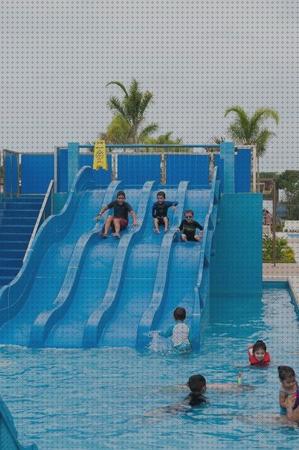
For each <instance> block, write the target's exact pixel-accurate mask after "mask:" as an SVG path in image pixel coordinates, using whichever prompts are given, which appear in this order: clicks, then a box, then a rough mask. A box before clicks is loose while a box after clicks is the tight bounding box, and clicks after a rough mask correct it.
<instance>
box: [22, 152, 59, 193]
mask: <svg viewBox="0 0 299 450" xmlns="http://www.w3.org/2000/svg"><path fill="white" fill-rule="evenodd" d="M21 163H22V194H36V193H40V194H43V193H45V192H47V189H48V186H49V183H50V181H51V180H52V179H53V178H54V156H53V155H26V154H23V155H22V156H21Z"/></svg>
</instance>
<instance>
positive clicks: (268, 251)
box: [263, 236, 296, 263]
mask: <svg viewBox="0 0 299 450" xmlns="http://www.w3.org/2000/svg"><path fill="white" fill-rule="evenodd" d="M273 247H274V241H273V239H272V237H269V236H264V237H263V262H266V263H270V262H273ZM275 261H276V262H277V263H294V262H296V260H295V254H294V250H293V249H292V248H291V247H290V246H289V245H288V241H287V239H284V238H276V240H275Z"/></svg>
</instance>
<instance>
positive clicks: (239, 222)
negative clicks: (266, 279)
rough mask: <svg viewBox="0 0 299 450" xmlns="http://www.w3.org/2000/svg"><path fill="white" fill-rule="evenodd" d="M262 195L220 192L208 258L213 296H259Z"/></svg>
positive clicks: (260, 286) (260, 288)
mask: <svg viewBox="0 0 299 450" xmlns="http://www.w3.org/2000/svg"><path fill="white" fill-rule="evenodd" d="M262 200H263V198H262V194H256V193H248V194H243V193H236V194H222V196H221V199H220V202H219V207H218V219H217V227H216V231H215V237H214V246H213V247H214V256H213V257H212V259H211V270H210V274H211V275H210V276H211V283H210V287H211V290H210V294H211V296H212V297H219V296H221V297H225V296H248V297H250V296H256V295H257V296H260V295H262V227H261V224H262Z"/></svg>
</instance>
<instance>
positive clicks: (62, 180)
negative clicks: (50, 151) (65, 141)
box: [57, 149, 68, 192]
mask: <svg viewBox="0 0 299 450" xmlns="http://www.w3.org/2000/svg"><path fill="white" fill-rule="evenodd" d="M67 170H68V164H67V149H58V151H57V192H67V191H68V172H67Z"/></svg>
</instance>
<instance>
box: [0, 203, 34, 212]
mask: <svg viewBox="0 0 299 450" xmlns="http://www.w3.org/2000/svg"><path fill="white" fill-rule="evenodd" d="M40 207H41V205H40V203H32V202H1V203H0V209H13V210H20V209H21V210H23V209H25V210H28V209H29V210H34V211H39V210H40Z"/></svg>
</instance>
